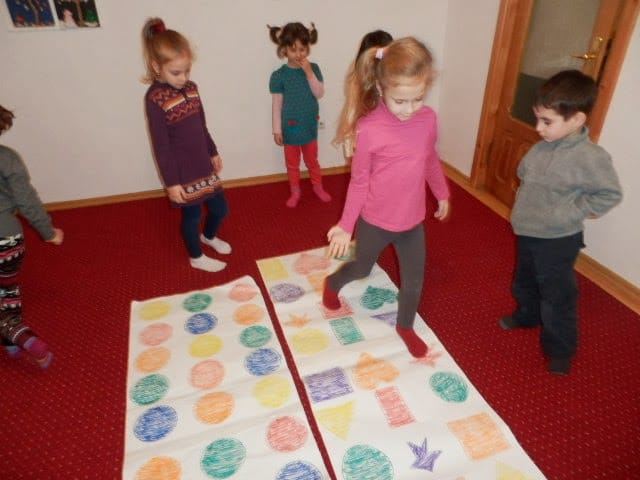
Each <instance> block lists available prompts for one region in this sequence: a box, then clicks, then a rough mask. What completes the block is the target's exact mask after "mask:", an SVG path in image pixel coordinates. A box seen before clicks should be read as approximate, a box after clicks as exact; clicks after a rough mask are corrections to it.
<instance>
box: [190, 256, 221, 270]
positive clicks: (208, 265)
mask: <svg viewBox="0 0 640 480" xmlns="http://www.w3.org/2000/svg"><path fill="white" fill-rule="evenodd" d="M189 261H190V262H191V266H192V267H193V268H199V269H200V270H204V271H205V272H219V271H220V270H223V269H224V267H226V266H227V264H226V263H225V262H221V261H220V260H216V259H215V258H209V257H207V256H206V255H200V256H199V257H198V258H191V259H190V260H189Z"/></svg>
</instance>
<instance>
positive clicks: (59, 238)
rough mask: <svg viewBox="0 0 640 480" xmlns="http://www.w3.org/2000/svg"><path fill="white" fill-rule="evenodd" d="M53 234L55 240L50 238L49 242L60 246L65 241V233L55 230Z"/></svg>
mask: <svg viewBox="0 0 640 480" xmlns="http://www.w3.org/2000/svg"><path fill="white" fill-rule="evenodd" d="M53 232H54V233H53V238H50V239H49V240H47V242H49V243H53V244H54V245H60V244H61V243H62V241H63V240H64V232H63V231H62V230H60V229H59V228H54V229H53Z"/></svg>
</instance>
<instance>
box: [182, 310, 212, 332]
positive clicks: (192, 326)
mask: <svg viewBox="0 0 640 480" xmlns="http://www.w3.org/2000/svg"><path fill="white" fill-rule="evenodd" d="M217 324H218V319H217V318H216V317H215V315H211V314H210V313H196V314H195V315H192V316H191V317H189V319H188V320H187V321H186V322H185V324H184V329H185V330H186V331H187V332H189V333H192V334H193V335H200V334H202V333H207V332H208V331H210V330H213V329H214V328H215V326H216V325H217Z"/></svg>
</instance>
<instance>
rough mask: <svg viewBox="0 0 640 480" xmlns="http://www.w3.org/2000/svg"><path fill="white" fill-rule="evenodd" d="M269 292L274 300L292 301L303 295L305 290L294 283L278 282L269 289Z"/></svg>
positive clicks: (281, 301)
mask: <svg viewBox="0 0 640 480" xmlns="http://www.w3.org/2000/svg"><path fill="white" fill-rule="evenodd" d="M269 294H270V295H271V298H272V299H273V301H274V302H280V303H291V302H295V301H296V300H298V299H299V298H300V297H302V296H303V295H304V290H303V289H302V287H301V286H300V285H294V284H293V283H278V284H277V285H274V286H273V287H271V288H270V289H269Z"/></svg>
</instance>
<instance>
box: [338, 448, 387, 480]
mask: <svg viewBox="0 0 640 480" xmlns="http://www.w3.org/2000/svg"><path fill="white" fill-rule="evenodd" d="M342 473H343V474H344V479H345V480H368V479H370V478H375V479H376V480H393V464H392V463H391V461H390V460H389V457H387V456H386V455H385V454H384V453H382V452H381V451H380V450H378V449H377V448H373V447H370V446H369V445H354V446H353V447H351V448H349V450H347V451H346V453H345V454H344V457H343V459H342Z"/></svg>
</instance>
